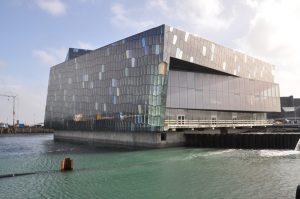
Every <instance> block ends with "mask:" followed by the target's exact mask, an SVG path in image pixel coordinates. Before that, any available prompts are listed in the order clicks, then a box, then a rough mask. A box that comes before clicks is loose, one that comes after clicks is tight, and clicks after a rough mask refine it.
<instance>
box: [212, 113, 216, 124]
mask: <svg viewBox="0 0 300 199" xmlns="http://www.w3.org/2000/svg"><path fill="white" fill-rule="evenodd" d="M211 124H212V125H216V124H217V116H215V115H213V116H211Z"/></svg>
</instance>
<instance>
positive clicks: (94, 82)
mask: <svg viewBox="0 0 300 199" xmlns="http://www.w3.org/2000/svg"><path fill="white" fill-rule="evenodd" d="M78 52H80V54H76V53H78ZM68 54H69V55H68V56H67V59H66V61H65V62H63V63H61V64H58V65H56V66H53V67H51V70H50V77H49V86H48V96H47V105H46V113H45V126H46V127H48V128H54V129H56V130H68V131H77V130H80V131H105V132H111V131H113V132H162V131H164V130H168V129H169V127H168V124H169V123H170V121H176V123H177V124H178V122H179V123H180V124H188V121H199V122H200V121H202V122H203V121H214V122H215V123H217V122H218V121H233V120H234V121H255V120H265V119H266V113H267V112H277V111H280V99H279V87H278V84H276V83H274V76H273V75H274V72H273V70H274V67H273V66H272V65H270V64H268V63H266V62H264V61H261V60H258V59H256V58H253V57H251V56H248V55H246V54H243V53H241V52H238V51H236V50H232V49H229V48H226V47H224V46H222V45H218V44H216V43H214V42H211V41H208V40H206V39H203V38H201V37H199V36H197V35H195V34H191V33H188V32H185V31H182V30H178V29H175V28H173V27H170V26H168V25H161V26H159V27H156V28H153V29H150V30H147V31H144V32H142V33H139V34H136V35H133V36H131V37H128V38H125V39H122V40H120V41H117V42H114V43H112V44H109V45H107V46H104V47H101V48H99V49H96V50H93V51H87V50H80V49H79V50H78V49H70V51H69V52H68ZM71 55H72V56H71Z"/></svg>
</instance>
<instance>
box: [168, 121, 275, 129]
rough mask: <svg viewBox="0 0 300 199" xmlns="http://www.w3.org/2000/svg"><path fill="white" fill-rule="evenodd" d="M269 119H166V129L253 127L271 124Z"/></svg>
mask: <svg viewBox="0 0 300 199" xmlns="http://www.w3.org/2000/svg"><path fill="white" fill-rule="evenodd" d="M270 125H272V123H271V122H270V121H268V120H165V125H164V130H165V131H167V130H169V129H196V128H213V129H214V128H221V127H229V128H235V127H253V126H270Z"/></svg>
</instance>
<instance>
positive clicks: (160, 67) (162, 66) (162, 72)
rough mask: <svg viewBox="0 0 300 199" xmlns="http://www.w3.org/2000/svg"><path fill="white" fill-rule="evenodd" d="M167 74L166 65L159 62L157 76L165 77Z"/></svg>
mask: <svg viewBox="0 0 300 199" xmlns="http://www.w3.org/2000/svg"><path fill="white" fill-rule="evenodd" d="M166 73H167V63H166V62H161V63H160V64H159V65H158V74H159V75H165V74H166Z"/></svg>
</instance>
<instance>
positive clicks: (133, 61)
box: [131, 57, 135, 67]
mask: <svg viewBox="0 0 300 199" xmlns="http://www.w3.org/2000/svg"><path fill="white" fill-rule="evenodd" d="M131 67H135V58H134V57H133V58H131Z"/></svg>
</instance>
